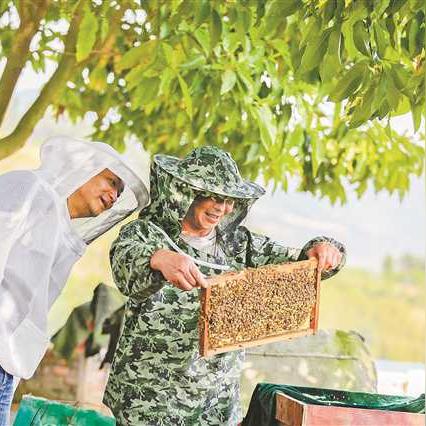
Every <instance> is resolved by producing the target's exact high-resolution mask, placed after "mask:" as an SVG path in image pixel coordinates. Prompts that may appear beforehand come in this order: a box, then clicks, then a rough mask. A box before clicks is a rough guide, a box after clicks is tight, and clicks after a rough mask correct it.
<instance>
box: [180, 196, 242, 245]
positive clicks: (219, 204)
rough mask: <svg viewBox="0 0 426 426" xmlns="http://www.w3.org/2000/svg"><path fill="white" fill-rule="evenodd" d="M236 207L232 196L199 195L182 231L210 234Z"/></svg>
mask: <svg viewBox="0 0 426 426" xmlns="http://www.w3.org/2000/svg"><path fill="white" fill-rule="evenodd" d="M233 209H234V201H233V200H232V199H231V198H222V197H216V196H211V197H203V196H198V197H197V198H196V199H195V200H194V202H193V203H192V204H191V207H190V208H189V210H188V213H187V214H186V216H185V218H184V219H183V222H182V231H183V232H185V233H187V234H189V235H193V236H200V237H201V236H205V235H208V234H209V233H210V232H211V231H212V230H213V229H214V228H215V227H216V226H217V225H218V224H219V222H220V221H221V219H222V218H223V217H224V216H225V215H227V214H229V213H231V212H232V211H233Z"/></svg>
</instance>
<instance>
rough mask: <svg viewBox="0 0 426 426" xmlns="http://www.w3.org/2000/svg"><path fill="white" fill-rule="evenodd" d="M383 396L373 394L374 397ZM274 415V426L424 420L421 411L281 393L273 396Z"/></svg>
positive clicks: (397, 425)
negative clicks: (315, 401)
mask: <svg viewBox="0 0 426 426" xmlns="http://www.w3.org/2000/svg"><path fill="white" fill-rule="evenodd" d="M341 393H342V394H344V393H345V392H344V391H342V392H341ZM347 393H349V392H347ZM387 396H388V395H377V397H378V399H379V398H380V397H381V398H382V399H384V398H385V397H387ZM388 397H389V396H388ZM392 397H393V396H390V398H392ZM275 419H276V424H277V425H278V426H324V425H333V426H378V425H383V426H384V425H386V426H424V424H425V415H424V414H418V413H407V412H402V411H385V410H378V409H368V408H359V407H336V406H326V405H316V404H309V403H306V402H303V401H299V400H297V399H295V398H293V397H291V396H289V395H285V394H281V393H278V394H277V396H276V414H275Z"/></svg>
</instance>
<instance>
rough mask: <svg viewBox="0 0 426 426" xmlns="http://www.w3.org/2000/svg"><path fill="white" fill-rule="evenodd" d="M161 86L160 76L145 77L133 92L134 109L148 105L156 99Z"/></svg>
mask: <svg viewBox="0 0 426 426" xmlns="http://www.w3.org/2000/svg"><path fill="white" fill-rule="evenodd" d="M159 87H160V79H159V78H158V77H150V78H147V77H144V78H143V79H142V80H141V81H140V82H139V84H138V87H137V88H136V90H135V91H134V93H133V96H132V99H131V102H132V107H131V108H132V111H134V110H136V109H138V108H140V107H142V106H145V105H148V104H149V103H151V102H152V101H153V100H155V99H156V97H157V95H158V89H159Z"/></svg>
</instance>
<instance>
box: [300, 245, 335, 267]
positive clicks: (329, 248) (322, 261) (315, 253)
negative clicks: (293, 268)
mask: <svg viewBox="0 0 426 426" xmlns="http://www.w3.org/2000/svg"><path fill="white" fill-rule="evenodd" d="M307 255H308V259H312V258H313V257H315V258H316V259H318V269H319V270H320V271H323V270H325V271H328V270H330V269H334V268H335V267H336V266H338V265H339V263H340V262H341V260H342V254H341V253H340V251H339V250H338V249H337V248H336V247H334V246H333V245H331V244H328V243H318V244H315V245H314V246H313V247H312V248H311V249H310V250H309V251H308V253H307Z"/></svg>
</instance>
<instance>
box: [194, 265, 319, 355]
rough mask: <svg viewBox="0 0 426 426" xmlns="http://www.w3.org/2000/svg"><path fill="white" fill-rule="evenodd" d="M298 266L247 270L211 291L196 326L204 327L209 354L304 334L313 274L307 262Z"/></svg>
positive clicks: (313, 297) (313, 286) (312, 294)
mask: <svg viewBox="0 0 426 426" xmlns="http://www.w3.org/2000/svg"><path fill="white" fill-rule="evenodd" d="M297 263H298V265H296V264H292V265H291V266H294V268H290V269H288V270H283V268H282V266H283V265H268V266H264V267H261V268H257V269H250V268H249V269H246V270H244V272H243V273H238V274H227V276H225V277H224V278H225V280H222V281H221V282H220V283H218V284H217V285H212V286H211V288H210V293H209V298H208V309H207V310H204V313H205V315H204V318H201V321H200V326H201V325H202V323H203V322H205V321H206V322H207V323H208V346H209V348H221V347H224V346H227V345H230V344H236V343H240V342H247V341H253V340H257V339H260V338H265V337H269V336H275V335H279V334H283V333H285V332H288V331H294V330H300V329H303V328H309V321H310V315H311V312H312V308H313V306H314V304H315V301H316V279H317V274H316V268H315V267H314V266H315V265H314V266H313V264H312V263H309V262H297ZM285 266H287V265H285ZM288 266H290V265H288ZM228 277H229V278H228Z"/></svg>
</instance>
